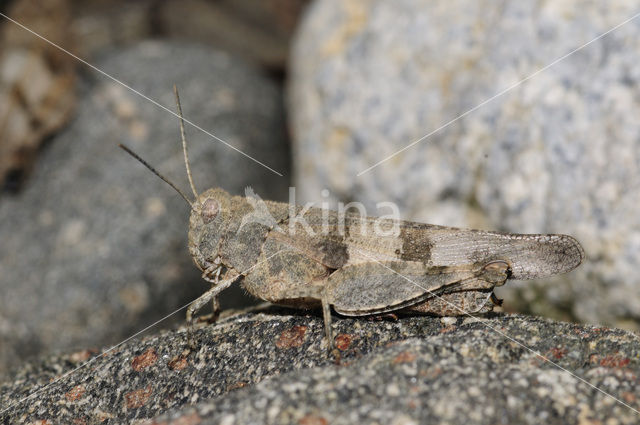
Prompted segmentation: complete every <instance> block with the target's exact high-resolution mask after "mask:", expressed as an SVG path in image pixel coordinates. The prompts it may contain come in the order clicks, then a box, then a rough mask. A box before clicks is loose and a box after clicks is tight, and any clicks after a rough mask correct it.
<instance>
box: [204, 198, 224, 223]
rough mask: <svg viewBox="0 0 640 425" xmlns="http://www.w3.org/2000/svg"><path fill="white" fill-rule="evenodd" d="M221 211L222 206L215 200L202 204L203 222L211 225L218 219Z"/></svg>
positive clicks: (208, 200)
mask: <svg viewBox="0 0 640 425" xmlns="http://www.w3.org/2000/svg"><path fill="white" fill-rule="evenodd" d="M219 211H220V206H219V205H218V203H217V202H216V201H214V200H213V199H207V200H206V201H204V204H202V210H201V212H200V216H201V217H202V221H204V223H205V224H207V223H209V222H210V221H212V220H213V219H214V218H216V216H217V215H218V212H219Z"/></svg>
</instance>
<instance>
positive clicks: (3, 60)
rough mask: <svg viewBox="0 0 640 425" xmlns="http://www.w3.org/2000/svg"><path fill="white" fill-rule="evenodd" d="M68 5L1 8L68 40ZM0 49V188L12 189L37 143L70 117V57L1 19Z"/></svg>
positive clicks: (27, 2) (22, 1)
mask: <svg viewBox="0 0 640 425" xmlns="http://www.w3.org/2000/svg"><path fill="white" fill-rule="evenodd" d="M69 8H70V4H69V1H68V0H51V1H50V2H47V4H46V5H45V6H44V7H43V5H42V4H41V3H39V2H37V1H34V0H19V1H16V2H12V3H11V7H10V8H9V10H7V11H6V13H7V15H8V16H11V18H12V19H14V20H16V21H18V22H20V23H21V24H22V25H24V26H25V27H27V28H37V29H38V31H40V33H42V34H43V35H44V36H45V37H46V38H47V40H48V41H50V42H52V43H55V44H58V45H68V44H69V42H70V40H71V39H72V37H71V35H70V33H69V30H68V28H69V22H70V16H69V15H70V14H69ZM0 52H1V54H0V189H2V190H3V191H8V192H17V191H18V190H19V189H20V186H21V185H22V184H23V182H24V180H25V179H26V177H27V176H28V174H29V172H30V171H31V168H32V166H33V163H34V161H35V158H36V156H37V155H36V154H37V152H38V150H39V148H40V147H41V145H42V144H43V143H44V142H45V141H46V140H47V139H48V138H50V137H51V135H52V134H54V133H55V132H56V131H58V130H59V129H60V128H62V127H63V126H64V125H65V124H67V123H68V121H69V120H70V119H71V116H72V112H73V106H74V103H75V90H74V88H75V79H76V75H75V74H76V72H75V65H76V61H75V59H73V58H72V57H71V56H69V55H67V54H64V53H62V52H60V50H58V49H57V48H56V47H54V46H52V45H51V44H48V43H47V42H46V41H44V40H42V39H40V38H37V37H34V36H33V34H31V33H29V32H27V31H25V30H24V29H23V28H21V27H20V26H18V25H16V24H14V23H12V22H9V21H6V20H4V19H3V22H2V26H1V27H0Z"/></svg>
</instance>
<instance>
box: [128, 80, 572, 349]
mask: <svg viewBox="0 0 640 425" xmlns="http://www.w3.org/2000/svg"><path fill="white" fill-rule="evenodd" d="M174 91H175V95H176V103H177V109H178V115H179V117H180V133H181V139H182V148H183V154H184V161H185V166H186V169H187V176H188V178H189V184H190V186H191V190H192V191H193V194H194V196H195V200H193V201H191V200H189V199H188V198H187V196H186V195H184V194H183V193H182V192H181V191H180V190H179V189H178V188H177V187H176V186H175V185H173V183H171V182H170V181H169V180H167V179H166V178H165V177H163V176H162V175H160V174H159V173H158V172H157V171H156V170H155V169H153V167H151V166H150V165H149V164H147V163H146V162H145V161H144V160H142V159H141V158H140V157H139V156H138V155H136V154H135V153H133V152H132V151H131V150H130V149H128V148H126V147H125V146H123V145H120V146H121V147H122V148H123V149H125V150H126V151H127V152H128V153H130V154H131V155H132V156H134V157H135V158H136V159H138V160H139V161H140V162H142V163H143V164H144V165H145V166H147V167H148V168H149V169H150V170H151V171H153V172H154V173H155V174H156V175H158V176H159V177H160V178H162V179H163V180H164V181H165V182H167V183H168V184H169V185H170V186H171V187H173V188H174V189H175V190H176V191H177V192H178V193H179V194H180V195H181V196H182V197H183V198H184V199H185V200H186V201H187V202H188V203H189V205H190V206H191V216H190V218H189V252H190V253H191V256H192V257H193V261H194V262H195V264H196V266H197V267H198V268H199V269H200V270H202V277H203V278H204V279H205V280H207V281H208V282H210V283H211V284H212V286H211V289H209V290H208V291H207V292H206V293H204V294H203V295H202V296H200V297H199V298H198V299H196V300H195V301H194V302H193V303H192V304H191V305H190V306H189V308H188V310H187V322H188V329H192V326H193V319H194V314H195V313H196V312H197V311H198V310H199V309H200V308H202V307H203V306H204V305H205V304H206V303H208V302H210V301H212V302H213V306H214V314H217V313H218V312H219V305H218V300H217V297H218V294H220V292H221V291H223V290H224V289H226V288H228V287H229V286H230V285H231V284H233V283H234V282H238V281H240V282H241V283H242V285H243V286H244V288H245V289H246V290H247V291H248V292H249V293H250V294H252V295H253V296H255V297H257V298H260V299H263V300H266V301H269V302H272V303H275V304H282V305H287V306H294V307H301V308H316V307H322V311H323V316H324V324H325V333H326V339H327V344H328V346H329V348H330V349H331V347H332V345H333V338H332V335H331V310H330V309H331V307H333V310H334V311H335V312H337V313H339V314H341V315H344V316H366V315H372V314H380V313H387V312H392V311H413V312H419V313H427V314H433V315H460V314H470V313H484V312H488V311H491V310H492V309H493V305H494V304H498V303H500V300H498V299H497V298H496V297H495V295H494V294H493V289H494V288H495V287H497V286H501V285H504V283H505V282H506V281H507V279H519V280H524V279H537V278H543V277H547V276H551V275H554V274H558V273H565V272H568V271H570V270H572V269H574V268H575V267H577V266H578V265H579V264H580V263H581V262H582V260H583V258H584V251H583V249H582V247H581V246H580V244H579V243H578V242H577V241H576V240H575V239H574V238H573V237H571V236H567V235H535V234H531V235H524V234H510V233H499V232H488V231H482V230H468V229H458V228H453V227H445V226H436V225H431V224H422V223H414V222H410V221H397V220H395V221H394V220H389V219H380V218H376V217H362V216H360V215H357V214H346V213H343V214H340V213H338V212H336V211H329V210H326V209H320V208H303V207H301V206H290V205H289V204H286V203H283V202H272V201H262V200H259V199H258V200H256V198H255V197H250V196H249V197H242V196H232V195H230V194H229V193H227V192H226V191H224V190H223V189H220V188H214V189H209V190H207V191H205V192H204V193H202V194H198V192H197V191H196V189H195V185H194V183H193V178H192V175H191V169H190V166H189V158H188V153H187V142H186V137H185V132H184V122H183V119H182V110H181V107H180V100H179V97H178V92H177V90H176V89H175V87H174ZM257 207H259V208H257ZM300 218H302V219H303V220H299V219H300ZM376 226H377V227H376ZM385 226H386V227H389V226H396V227H397V229H398V230H399V231H398V232H396V233H395V234H389V233H388V232H380V231H379V230H380V228H381V227H385ZM283 229H286V230H283ZM309 230H311V231H309ZM381 233H384V234H382V235H381Z"/></svg>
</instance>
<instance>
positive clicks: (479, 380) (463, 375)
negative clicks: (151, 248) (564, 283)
mask: <svg viewBox="0 0 640 425" xmlns="http://www.w3.org/2000/svg"><path fill="white" fill-rule="evenodd" d="M334 330H335V332H336V345H337V347H338V349H339V350H340V352H341V357H342V358H341V363H340V364H339V365H337V364H334V363H333V362H332V361H330V360H329V359H327V357H326V351H325V349H324V345H323V325H322V319H321V317H320V316H318V315H306V314H304V313H303V312H299V313H298V312H295V311H293V310H285V309H276V308H268V309H258V310H257V311H254V312H244V313H241V314H237V315H232V316H229V317H226V318H223V319H222V320H221V321H220V322H219V323H218V324H217V325H215V326H213V325H202V326H200V327H199V328H198V329H197V330H196V333H195V339H196V341H197V344H198V347H199V348H198V349H197V350H194V351H192V352H191V353H188V352H186V353H185V351H184V350H185V347H186V345H185V343H186V339H185V332H184V330H177V331H164V332H162V333H160V334H158V335H155V336H150V337H147V338H145V339H142V340H131V341H128V342H126V343H124V344H123V345H121V346H119V347H118V348H117V349H116V350H113V351H111V352H109V353H108V354H106V355H104V356H101V357H92V356H94V355H95V354H96V353H95V352H78V353H75V354H73V355H67V356H61V357H51V358H48V359H44V360H41V361H40V362H36V363H32V364H30V365H28V366H25V367H23V368H21V369H20V370H19V371H18V372H17V373H16V374H15V375H14V376H13V377H12V382H6V383H4V384H2V385H0V406H2V410H0V411H2V413H0V422H3V421H4V422H6V423H16V422H21V423H36V421H38V420H40V421H45V420H49V421H50V422H51V423H73V421H76V423H104V424H110V423H132V422H133V423H137V422H135V421H136V420H142V419H147V418H153V420H152V421H151V422H152V423H155V424H169V423H173V424H185V423H189V424H196V423H199V424H244V423H296V424H328V423H332V424H334V423H335V424H343V423H344V424H351V423H379V424H414V423H416V424H417V423H466V424H502V423H504V424H513V423H524V424H529V423H530V424H534V423H536V424H537V423H549V424H578V423H579V424H596V423H603V424H613V423H616V424H631V423H637V422H638V418H639V417H640V416H639V415H640V412H637V410H636V411H634V410H632V409H630V408H629V407H626V406H625V405H623V404H622V403H626V404H627V405H629V406H630V407H632V408H633V409H640V400H638V394H639V390H640V388H639V387H638V380H637V375H638V373H639V372H640V360H639V359H640V344H638V336H637V335H634V334H632V333H630V332H628V331H623V330H616V329H607V328H595V327H591V326H585V325H577V324H569V323H562V322H554V321H551V320H547V319H540V318H535V317H526V316H520V315H505V314H500V315H493V316H491V317H489V318H485V319H483V320H476V319H472V318H457V319H455V318H433V317H401V318H400V319H398V320H393V319H391V318H389V319H383V320H376V319H362V318H360V319H336V320H335V322H334ZM519 343H522V344H524V345H526V346H527V347H529V348H530V349H531V350H529V349H527V348H524V347H523V346H522V345H520V344H519ZM536 353H539V354H540V355H543V356H545V357H546V358H548V359H549V360H551V361H553V362H554V363H555V364H556V365H557V366H554V365H552V364H550V363H549V362H547V361H545V360H544V359H543V358H542V357H540V356H539V355H538V354H536ZM88 358H91V363H90V364H88V365H87V366H86V367H83V368H81V369H79V370H77V371H75V372H74V373H72V374H70V375H69V376H65V377H63V378H62V379H60V380H59V381H55V382H53V383H51V382H52V380H53V379H55V378H57V377H60V376H63V375H64V374H66V373H67V372H68V371H71V370H73V369H74V368H76V367H78V366H79V365H80V364H82V362H83V361H86V360H87V359H88ZM558 366H559V367H561V368H564V369H566V371H563V370H561V369H559V367H558ZM569 372H571V373H573V374H575V375H577V376H579V377H580V378H582V379H584V380H586V381H588V382H590V383H591V384H593V385H595V386H597V387H598V388H599V389H600V390H602V391H604V392H606V393H609V394H610V395H611V396H613V397H615V398H617V399H618V400H620V401H616V400H614V399H613V398H611V397H610V396H608V395H605V394H604V393H602V392H600V391H598V390H597V389H595V388H593V387H591V386H589V385H588V384H585V383H584V382H580V381H579V380H578V379H577V378H575V377H573V376H571V374H570V373H569ZM49 383H51V384H50V385H48V386H45V385H47V384H49ZM36 390H38V391H39V392H38V393H37V394H35V395H33V396H32V397H31V398H29V399H26V400H23V402H21V403H20V404H17V405H12V404H13V403H14V402H16V401H18V400H21V399H22V398H23V397H26V396H27V395H29V394H32V393H33V392H34V391H36ZM621 402H622V403H621Z"/></svg>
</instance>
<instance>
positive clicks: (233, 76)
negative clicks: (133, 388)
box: [0, 0, 304, 374]
mask: <svg viewBox="0 0 640 425" xmlns="http://www.w3.org/2000/svg"><path fill="white" fill-rule="evenodd" d="M303 3H304V2H301V1H295V0H293V1H289V0H285V1H280V0H276V1H267V2H264V1H184V2H183V1H181V2H170V1H146V0H143V1H116V2H113V1H89V2H87V1H68V0H52V1H47V2H45V3H43V2H37V1H32V0H15V1H12V2H8V3H4V4H3V5H2V12H3V13H5V14H7V15H8V16H9V17H11V18H12V19H14V20H16V21H18V22H20V23H21V24H22V25H24V26H26V27H27V28H30V29H32V30H33V31H35V32H37V33H39V34H40V35H42V36H43V37H45V38H46V39H48V40H51V41H52V42H54V43H56V44H57V45H59V46H61V47H63V48H64V49H67V50H68V51H70V52H72V53H73V54H75V55H77V56H79V57H80V58H82V59H85V60H87V61H88V62H90V63H91V64H95V66H96V67H97V68H99V69H101V70H104V71H105V72H107V73H109V74H110V75H112V76H114V77H115V78H117V79H119V80H121V81H123V82H124V83H125V84H128V85H130V86H131V87H132V88H134V89H135V90H138V91H140V92H141V93H143V94H144V95H146V96H149V97H150V98H152V99H154V100H156V101H157V102H159V103H161V104H162V105H163V106H166V107H167V108H169V109H170V110H174V109H175V104H174V100H173V91H172V86H173V84H174V83H175V84H177V85H178V87H179V88H180V90H181V94H182V103H183V110H184V113H185V118H186V119H188V120H192V121H193V122H194V123H196V124H198V125H200V126H202V127H203V128H205V129H207V130H209V131H211V132H212V133H214V134H216V135H218V136H219V137H221V138H222V139H224V140H226V141H228V142H229V143H230V144H231V145H233V146H234V147H236V148H238V149H240V150H241V151H243V152H246V153H247V154H249V155H251V156H253V157H255V158H257V159H259V160H260V161H261V162H264V163H266V164H268V165H269V166H270V167H272V168H274V169H275V170H277V171H279V172H280V173H281V174H283V175H284V177H279V176H278V175H276V174H274V173H273V172H271V171H269V170H267V169H265V168H263V167H261V166H259V165H257V164H256V163H254V162H252V161H251V160H249V159H247V158H246V157H244V156H242V155H239V154H237V153H236V152H235V151H233V150H232V149H230V148H228V147H226V146H224V145H222V144H220V143H219V142H214V141H212V139H211V138H210V137H209V136H206V135H204V134H203V133H201V132H199V131H197V130H196V131H194V130H193V128H187V135H188V138H189V141H190V149H191V162H192V166H193V168H194V174H195V179H196V184H197V187H198V189H199V190H200V191H203V190H205V189H207V188H209V187H211V186H214V185H219V186H222V187H224V188H225V189H227V190H229V191H231V192H233V193H236V194H241V193H243V191H244V188H245V187H246V186H252V187H253V188H254V189H255V190H256V191H257V193H259V194H260V195H261V196H263V197H264V198H265V199H278V200H286V197H287V194H288V192H287V187H288V186H289V183H290V180H289V178H290V175H291V173H290V172H289V166H290V156H289V148H288V145H289V142H288V137H287V131H286V124H285V120H284V110H283V104H284V101H283V94H282V93H283V90H282V86H283V75H284V69H285V66H286V59H287V51H288V45H289V38H290V36H291V34H292V31H293V29H294V27H295V22H296V20H297V16H298V15H299V14H300V10H301V7H302V5H303ZM0 33H1V39H0V43H1V45H2V50H1V51H2V57H1V59H0V77H1V83H0V84H1V85H0V97H1V99H0V105H1V106H0V133H1V136H0V185H1V186H2V188H3V193H2V195H0V241H1V242H0V292H1V294H2V295H0V374H2V373H4V372H7V370H9V369H11V368H12V367H13V366H16V365H17V364H19V363H20V362H22V361H24V360H28V359H30V358H33V357H34V356H37V355H39V354H43V353H50V352H54V351H63V352H68V351H70V350H76V349H78V350H79V349H85V348H90V347H95V348H99V347H102V346H104V345H107V344H112V343H116V342H119V341H120V340H122V339H124V338H126V337H127V336H129V335H131V334H132V333H134V332H135V331H138V330H140V329H141V328H143V327H145V326H146V325H149V324H150V323H152V322H153V321H155V320H157V319H159V318H160V317H162V316H164V315H166V314H168V313H170V312H171V311H173V310H175V309H176V308H178V307H180V306H182V305H184V304H185V303H187V302H188V301H189V300H192V299H194V298H195V297H197V296H198V295H199V294H200V293H202V291H203V290H206V288H207V284H205V283H204V281H202V279H201V278H200V274H199V273H198V270H197V269H196V268H195V266H194V265H193V263H192V261H191V259H190V256H189V254H188V250H187V230H188V219H187V217H188V211H189V209H188V207H187V205H186V204H185V203H184V202H183V201H182V200H181V199H180V197H179V196H177V195H176V194H175V193H172V190H171V189H170V188H168V187H166V186H165V185H164V184H163V183H162V182H161V181H160V180H158V179H157V178H156V177H154V176H153V175H151V174H150V173H149V172H148V171H147V170H145V169H144V168H143V167H142V166H141V165H140V164H137V163H136V162H135V161H133V160H132V159H131V158H128V157H127V156H126V155H124V154H123V152H122V151H120V149H118V148H117V144H118V143H120V142H124V143H126V144H129V145H131V146H132V147H133V148H134V149H135V150H137V151H139V152H140V153H141V154H142V155H143V156H144V157H145V158H147V159H148V160H149V162H151V163H152V164H155V165H156V166H157V167H158V169H159V170H161V172H162V173H165V174H166V175H167V176H168V177H169V178H170V179H171V180H173V181H175V182H176V183H177V184H178V186H179V187H182V188H183V189H184V190H185V191H187V193H188V192H189V191H188V184H187V181H186V174H185V170H184V164H183V160H182V159H181V148H180V143H179V130H178V129H179V127H178V120H177V118H175V117H174V116H172V115H169V114H168V113H167V112H166V111H164V110H162V109H161V108H158V107H157V106H155V105H153V104H152V103H151V102H149V101H147V100H145V99H143V98H142V97H140V96H138V95H136V94H134V93H133V92H131V91H129V90H127V89H125V88H124V87H122V86H121V85H119V84H117V83H116V82H114V81H111V80H109V79H107V78H105V77H104V76H102V75H100V74H99V73H97V72H95V71H94V70H93V69H91V68H89V67H87V66H85V65H83V64H81V63H80V62H79V61H77V60H76V59H74V58H73V57H71V56H69V55H67V54H66V53H64V52H62V51H60V50H59V49H57V48H55V47H54V46H52V45H51V44H49V43H47V42H46V41H44V40H42V39H40V38H38V37H37V36H35V35H34V34H32V33H30V32H28V31H26V30H25V29H23V28H21V27H20V26H18V25H16V24H14V23H12V22H9V21H7V20H6V19H4V18H3V19H2V20H0ZM74 106H75V109H74ZM250 302H251V300H250V299H249V298H248V297H245V296H244V295H243V294H242V291H241V290H240V288H235V290H233V291H231V292H229V293H228V294H226V295H225V296H224V298H223V299H222V300H221V303H222V305H223V308H225V307H226V308H229V307H234V306H236V307H237V306H242V305H246V304H247V303H250ZM176 322H177V323H180V324H181V323H183V322H184V313H182V314H179V315H176V316H175V318H174V323H176ZM167 325H168V324H165V326H167Z"/></svg>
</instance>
